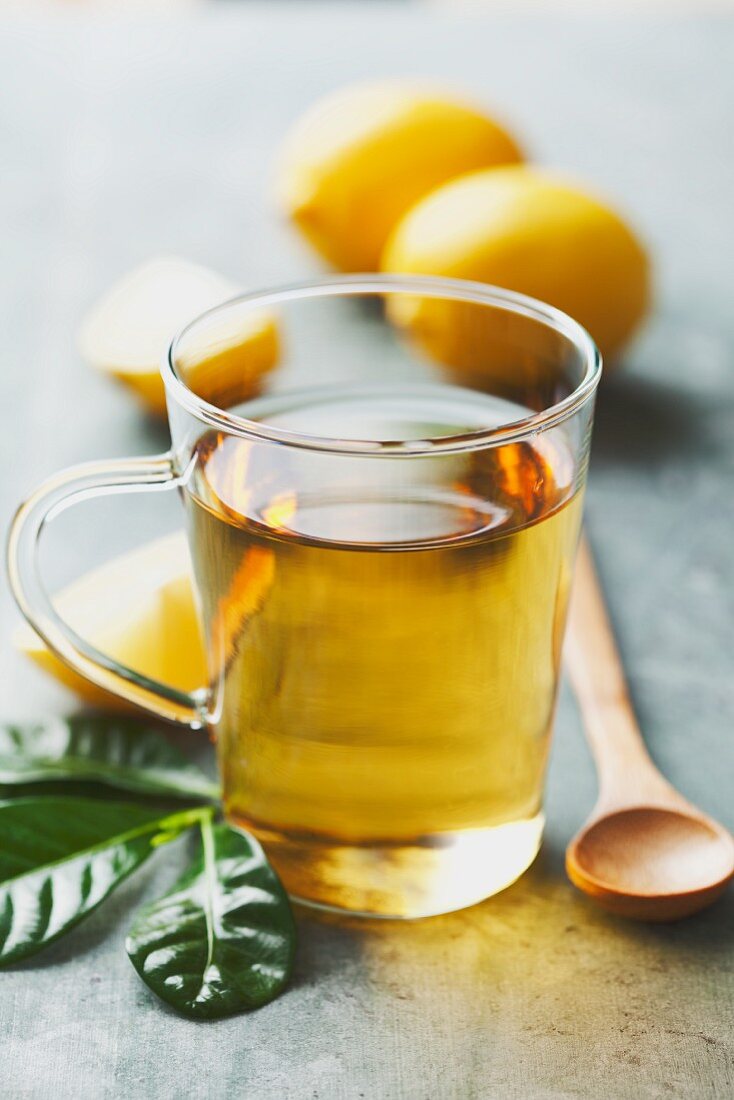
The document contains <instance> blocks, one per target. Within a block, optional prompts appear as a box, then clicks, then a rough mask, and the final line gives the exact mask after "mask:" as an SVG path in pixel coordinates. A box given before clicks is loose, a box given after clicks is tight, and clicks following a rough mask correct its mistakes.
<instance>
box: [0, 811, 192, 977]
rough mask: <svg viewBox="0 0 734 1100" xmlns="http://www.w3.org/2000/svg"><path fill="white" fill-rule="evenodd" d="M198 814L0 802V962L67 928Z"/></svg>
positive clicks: (36, 947) (33, 950)
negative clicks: (164, 813) (163, 813)
mask: <svg viewBox="0 0 734 1100" xmlns="http://www.w3.org/2000/svg"><path fill="white" fill-rule="evenodd" d="M203 813H206V814H211V811H210V810H208V809H194V810H186V811H184V812H182V813H178V814H167V815H165V816H163V817H162V816H161V812H160V810H158V811H157V813H156V811H155V810H153V809H151V808H148V807H144V806H137V805H131V804H128V803H126V802H99V801H96V800H95V799H91V798H24V799H17V800H16V801H13V802H5V803H0V965H4V964H6V963H10V962H17V961H18V960H19V959H25V958H28V957H29V956H30V955H34V954H35V953H36V952H37V951H40V950H41V948H42V947H45V946H46V944H49V943H52V942H53V941H54V940H56V939H58V938H59V936H62V935H63V934H64V933H65V932H67V931H68V930H69V929H70V928H73V927H74V925H75V924H78V923H79V921H81V920H83V919H84V917H86V916H88V915H89V914H90V913H91V912H92V911H93V910H94V909H96V908H97V906H98V905H99V904H100V902H102V901H104V899H105V898H106V897H107V896H108V894H110V893H111V892H112V890H114V889H115V887H116V886H118V885H119V884H120V883H121V882H122V881H123V879H125V878H127V876H128V875H129V874H130V873H131V871H134V870H135V868H136V867H139V866H140V864H141V863H143V861H144V860H146V859H147V858H148V856H149V855H150V854H151V852H152V851H153V849H154V848H156V847H157V846H158V845H159V844H163V843H165V842H166V841H168V840H172V839H173V837H174V836H177V835H178V834H179V833H180V832H181V831H182V830H183V829H186V828H188V827H189V826H190V825H192V824H194V823H195V822H197V821H199V820H201V816H202V814H203Z"/></svg>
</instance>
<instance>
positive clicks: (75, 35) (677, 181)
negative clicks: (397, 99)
mask: <svg viewBox="0 0 734 1100" xmlns="http://www.w3.org/2000/svg"><path fill="white" fill-rule="evenodd" d="M732 61H734V20H733V19H732V18H731V17H730V16H725V15H719V16H716V15H712V16H710V17H708V18H705V17H700V18H698V19H694V18H692V17H687V16H683V15H673V16H670V17H669V18H667V19H666V18H664V17H662V16H661V15H660V14H658V15H655V14H653V13H650V14H648V15H645V16H641V17H634V16H633V15H632V14H627V15H620V16H618V17H615V16H614V15H613V14H611V13H607V14H605V15H603V16H602V15H598V16H593V15H587V16H584V15H582V14H578V13H576V14H569V13H567V12H564V11H563V9H559V13H558V14H557V15H554V14H553V13H552V12H545V13H544V14H533V13H527V12H526V13H525V14H523V13H522V11H521V10H520V9H518V10H517V11H516V12H515V13H514V14H508V13H507V12H505V13H501V14H497V15H495V16H491V15H488V14H485V15H484V16H481V17H479V16H474V17H473V16H471V15H464V16H461V15H458V14H457V15H453V16H452V15H450V14H443V15H440V14H438V13H431V12H430V11H428V10H426V9H423V8H417V7H412V6H411V5H399V6H396V7H394V8H393V7H391V6H389V5H385V4H382V3H379V2H370V3H365V4H363V5H361V6H359V7H353V6H351V5H349V4H347V5H337V4H325V5H321V6H319V5H312V4H311V3H307V2H301V3H298V4H284V5H280V4H278V3H275V2H271V3H270V4H268V5H250V4H243V5H237V6H234V5H233V6H230V5H222V6H221V7H219V6H213V7H212V8H211V9H207V10H206V11H201V12H200V13H198V14H197V13H196V12H194V13H192V14H191V15H187V16H186V17H185V18H184V17H182V18H180V19H177V20H170V21H168V20H165V19H161V20H159V21H153V20H151V21H150V22H147V23H129V22H122V23H119V22H115V21H113V20H112V19H105V20H102V21H100V22H98V23H93V22H91V21H89V19H88V17H85V16H84V14H83V12H81V10H80V11H79V12H78V13H77V14H69V15H68V17H67V18H66V19H61V18H59V19H57V20H56V21H51V20H47V21H45V22H42V23H41V22H38V23H33V22H14V23H9V22H8V21H7V20H5V21H4V22H3V24H2V26H0V86H1V89H2V94H1V95H0V149H2V166H1V169H0V222H1V224H2V242H3V247H2V252H1V253H0V303H1V304H0V310H1V314H2V318H3V339H2V364H1V366H0V408H1V409H2V415H3V427H2V432H1V433H0V481H1V500H0V521H1V522H2V525H3V527H4V526H6V524H7V521H8V519H9V517H10V514H11V511H12V508H13V506H14V505H15V503H16V502H17V501H18V499H19V498H20V497H21V496H22V494H24V493H25V492H26V491H27V490H28V489H29V488H30V487H31V486H32V485H33V484H34V483H35V482H36V481H38V480H39V479H40V478H41V477H43V476H45V475H47V474H50V473H51V472H52V471H54V470H56V469H57V468H59V467H61V466H64V465H68V464H70V463H72V462H76V461H80V460H83V459H87V458H97V457H102V456H112V455H122V454H126V453H133V454H144V453H146V452H150V451H156V450H161V449H164V448H165V446H166V433H165V432H164V430H163V429H161V428H159V427H156V426H154V425H152V424H150V423H149V422H147V421H146V420H145V419H144V418H143V417H142V416H141V415H139V413H138V411H137V409H136V407H135V406H134V405H133V403H132V401H131V400H129V399H128V398H127V396H126V395H125V394H124V393H122V392H118V391H117V390H116V389H115V388H114V387H113V386H112V385H111V384H110V383H108V382H107V381H106V380H104V379H101V378H98V377H96V376H94V375H92V374H91V373H90V372H89V371H87V370H86V369H85V368H84V367H83V366H82V364H81V363H80V362H79V359H78V356H77V354H76V353H75V350H74V332H75V328H76V325H77V323H78V319H79V317H80V315H81V313H82V312H83V310H84V309H85V308H86V306H87V305H88V304H89V303H90V302H91V301H92V300H93V299H94V297H95V296H96V295H97V294H98V292H99V291H100V290H101V289H103V288H104V287H105V286H106V285H107V284H108V283H109V282H110V281H111V280H112V279H113V278H114V277H116V276H117V275H118V274H120V273H122V272H123V271H125V270H126V269H128V268H129V267H131V266H132V265H133V264H135V263H137V262H139V261H142V260H144V259H145V258H147V257H148V256H149V255H151V254H155V253H161V252H174V253H179V254H182V255H185V256H188V257H190V258H192V259H195V260H199V261H200V262H203V263H207V264H210V265H211V266H213V267H215V268H219V269H220V270H222V271H223V272H224V273H227V274H231V275H232V276H233V277H235V278H238V279H240V280H242V281H243V282H247V283H249V284H252V285H257V284H261V285H262V284H267V283H272V282H277V281H283V280H291V279H292V278H294V277H296V276H302V275H304V274H307V273H309V272H311V271H313V270H315V263H314V261H313V260H312V259H311V258H310V256H308V255H307V254H306V253H305V252H304V251H302V250H301V247H300V245H299V244H298V243H297V242H296V241H295V240H294V239H293V237H292V236H291V235H290V233H289V232H288V230H287V229H286V228H285V227H283V226H281V225H279V224H278V223H277V220H276V218H275V215H274V214H273V212H272V210H271V207H270V205H269V192H268V176H269V173H270V171H271V166H272V157H273V152H274V148H275V146H276V143H277V141H278V139H279V137H280V135H281V134H282V133H283V131H284V129H285V128H286V126H287V125H288V124H289V123H290V121H291V120H292V119H293V117H294V116H295V115H296V114H297V112H298V111H299V110H300V109H301V108H302V107H303V105H304V104H305V103H306V102H308V101H309V100H311V99H313V98H314V97H315V96H317V95H318V94H320V93H322V92H323V91H325V90H327V89H330V88H331V87H333V86H335V85H338V84H340V83H342V82H345V81H347V80H351V79H353V78H357V77H363V76H368V75H375V74H382V73H384V74H394V73H415V74H421V75H433V76H437V77H440V78H443V79H445V80H448V81H455V82H459V84H460V85H461V86H464V87H466V88H468V89H469V90H470V91H472V92H474V93H475V94H477V95H478V96H479V97H480V98H482V99H484V100H485V101H486V103H487V104H488V105H490V106H492V105H493V106H494V107H495V108H496V110H497V111H498V112H499V113H500V115H501V116H504V117H505V118H507V120H508V121H509V122H510V123H511V124H514V126H515V127H516V128H517V130H518V131H519V133H520V134H521V135H524V138H525V142H526V145H527V147H528V148H529V149H531V150H533V151H534V152H535V154H536V156H537V158H538V159H540V160H542V161H544V162H547V163H554V164H558V165H561V166H564V167H565V168H567V169H568V170H570V171H573V172H578V173H579V174H581V175H582V176H583V177H585V178H587V179H588V180H589V181H591V182H592V183H594V184H596V185H597V187H599V188H600V189H601V190H602V191H605V192H607V193H608V194H609V195H610V196H612V197H613V198H614V199H615V200H616V201H617V203H618V204H619V205H620V206H621V207H622V208H623V209H626V210H627V211H628V213H629V215H630V217H631V218H632V220H633V221H634V222H635V223H636V224H637V226H638V227H639V228H640V230H641V232H642V233H643V235H644V236H645V237H646V238H647V240H648V241H649V244H650V247H651V248H652V250H653V251H654V253H655V256H656V260H657V267H658V302H657V309H656V314H655V317H654V319H653V320H652V322H651V323H650V325H649V327H648V328H647V330H646V332H645V333H644V335H643V336H642V337H641V338H640V340H639V341H638V342H637V344H636V345H635V347H634V348H633V349H632V350H631V351H630V354H629V356H628V360H627V363H626V364H625V368H624V370H623V371H620V372H619V374H617V375H615V377H613V378H609V379H607V380H606V381H605V383H604V385H603V387H602V392H601V395H600V401H599V412H598V421H597V429H596V438H595V445H594V453H593V462H592V472H591V481H590V489H589V495H588V522H589V528H590V532H591V536H592V540H593V542H594V544H595V547H596V550H597V554H598V558H599V567H600V572H601V574H602V578H603V580H604V582H605V586H606V589H607V592H608V597H609V602H610V605H611V609H612V614H613V617H614V620H615V623H616V626H617V629H618V633H619V638H620V643H621V646H622V649H623V653H624V656H625V660H626V665H627V668H628V671H629V677H630V682H631V688H632V693H633V696H634V699H635V703H636V706H637V709H638V712H639V715H640V718H641V721H642V725H643V727H644V729H645V732H646V734H647V737H648V740H649V744H650V746H651V750H652V753H653V755H654V757H655V759H656V760H657V761H658V762H659V764H660V765H661V766H662V767H663V769H664V770H665V771H666V773H667V774H668V775H669V776H670V778H671V779H672V780H673V782H674V783H676V784H677V785H679V786H680V788H681V789H682V790H683V792H684V793H685V794H686V795H687V796H688V797H689V798H691V799H692V800H693V801H695V802H697V803H699V804H700V805H701V806H702V807H704V808H705V809H707V810H708V811H709V812H711V813H712V814H714V815H716V816H718V817H719V818H720V819H721V820H723V821H725V822H726V823H727V824H728V825H729V826H730V827H731V826H734V808H733V807H734V802H733V801H732V789H734V788H733V781H734V747H733V746H732V729H733V728H734V676H733V675H732V672H733V668H732V650H733V649H734V646H733V644H732V643H734V625H733V623H734V554H733V553H732V545H733V542H734V483H733V475H734V362H733V361H732V360H733V359H734V311H733V310H732V307H731V300H732V289H733V286H732V281H733V280H732V266H731V265H732V256H733V255H734V219H733V218H732V195H733V194H734V150H733V149H732V146H731V107H732V101H733V97H734V80H733V79H732V69H733V66H732ZM125 500H126V504H125V507H126V513H125V519H124V521H123V520H122V519H121V512H120V511H119V509H120V508H121V507H122V504H121V502H120V500H119V499H118V500H117V501H113V502H112V503H111V504H106V505H101V504H85V505H83V506H82V507H81V508H80V509H78V510H75V511H74V512H72V513H70V514H69V515H68V517H67V516H65V517H62V519H61V520H60V521H59V522H58V524H56V525H55V530H54V532H52V537H51V538H50V539H49V542H50V545H49V550H48V552H47V554H46V560H47V574H48V576H49V577H50V578H51V580H52V581H56V582H58V581H62V580H64V579H68V578H70V577H71V576H73V575H74V574H75V573H77V572H79V571H80V570H81V569H82V568H85V567H87V566H88V565H90V564H91V563H92V562H94V561H97V560H101V559H102V558H104V557H105V556H108V555H110V554H112V553H113V552H116V551H118V550H121V549H123V548H124V547H127V546H132V545H134V544H135V543H137V542H140V541H141V540H142V539H143V538H144V537H148V536H151V535H152V534H154V533H156V532H159V531H161V530H163V529H165V526H166V525H168V527H172V526H174V525H175V524H176V522H177V515H176V508H175V504H172V505H171V510H170V512H169V511H165V512H164V513H162V512H161V505H160V503H159V500H158V498H156V502H155V505H154V506H153V505H151V504H150V502H146V500H145V499H144V498H140V500H138V499H137V498H125ZM0 604H1V608H0V610H1V612H2V652H1V654H0V669H1V670H2V673H1V677H0V678H1V679H2V685H3V689H2V697H3V702H2V709H3V716H5V717H7V718H25V717H28V718H31V717H37V716H41V715H44V714H47V713H51V712H58V711H61V712H68V711H70V710H71V709H73V707H74V701H73V699H71V697H69V696H67V695H65V694H64V693H63V692H62V691H61V689H57V688H55V687H54V686H53V685H52V684H50V683H49V682H47V681H46V680H45V679H43V678H42V677H41V674H40V673H37V672H35V671H34V670H33V669H31V668H29V667H27V666H26V665H25V664H24V663H23V662H22V661H21V659H20V658H19V657H17V656H16V655H15V654H14V653H13V650H12V647H11V645H10V642H9V635H10V631H11V628H12V625H13V624H14V622H15V613H14V610H13V608H12V607H11V602H10V598H9V596H8V594H7V591H6V588H5V586H4V585H3V587H2V591H1V592H0ZM184 741H185V742H186V743H187V744H188V745H189V746H190V747H191V748H192V749H194V748H195V746H196V744H197V739H196V738H194V737H191V738H188V739H186V738H185V739H184ZM594 793H595V787H594V777H593V771H592V768H591V764H590V760H589V757H588V754H587V751H586V748H585V746H584V743H583V741H582V736H581V730H580V726H579V720H578V716H577V713H576V710H575V707H574V704H573V700H572V698H571V696H570V694H569V693H568V691H566V690H564V693H563V696H562V700H561V706H560V709H559V714H558V722H557V737H556V743H555V750H554V755H553V762H552V767H551V774H550V782H549V791H548V803H547V808H548V816H549V825H548V831H547V839H546V843H545V846H544V849H543V852H542V855H541V856H540V858H539V860H538V862H537V864H536V865H535V867H534V868H533V869H532V871H531V872H530V873H528V874H527V875H526V876H525V878H524V879H522V881H521V882H519V883H518V884H517V885H515V886H514V887H512V888H511V889H510V890H508V891H507V892H506V893H504V894H502V895H501V896H499V897H497V898H495V899H493V900H491V901H489V902H487V903H485V904H483V905H480V906H477V907H475V908H473V909H470V910H467V911H465V912H463V913H459V914H456V915H453V916H448V917H444V918H437V919H433V920H429V921H424V922H422V923H417V924H404V925H400V924H393V923H387V924H371V925H360V924H358V923H353V924H351V925H349V924H347V925H344V926H341V927H340V926H339V925H338V924H336V923H332V922H329V921H327V920H321V919H317V918H314V917H312V916H307V915H304V914H300V915H299V930H300V948H299V955H298V963H297V970H296V975H295V979H294V981H293V984H292V987H291V988H290V990H289V992H288V993H287V994H286V995H285V996H283V997H282V998H281V999H279V1000H278V1001H276V1002H275V1003H273V1004H272V1005H270V1006H268V1007H267V1008H265V1009H263V1010H261V1011H260V1012H258V1013H256V1014H253V1015H251V1016H249V1017H248V1016H240V1017H237V1018H234V1019H230V1020H226V1021H223V1022H219V1023H216V1024H212V1025H201V1024H195V1023H190V1022H187V1021H185V1020H181V1019H179V1018H177V1017H176V1016H174V1015H172V1014H171V1013H169V1012H167V1011H166V1010H165V1009H163V1008H162V1007H161V1006H160V1004H158V1003H157V1002H155V1001H154V1000H153V998H152V996H151V995H149V993H148V992H147V990H146V989H145V987H144V986H142V984H141V983H140V982H139V980H138V978H137V977H136V975H135V973H134V972H133V969H132V967H131V966H130V963H129V962H128V960H127V958H126V956H125V953H124V950H123V937H124V933H125V929H126V927H127V924H128V923H129V920H130V915H131V912H132V908H133V907H134V905H135V904H136V903H138V902H139V901H140V899H142V898H144V897H148V896H154V894H155V893H156V892H160V891H161V890H162V889H163V888H165V886H166V885H167V884H168V883H170V882H171V881H172V879H173V878H174V876H175V874H176V873H177V867H176V863H177V858H179V857H180V856H181V854H182V853H181V851H180V849H179V853H178V855H177V854H176V853H171V854H170V856H169V858H163V857H161V856H158V857H156V858H155V859H154V860H153V861H152V862H151V864H150V865H149V867H148V868H147V869H144V870H143V871H142V872H141V873H139V874H138V875H136V876H135V877H134V879H133V880H131V881H130V882H129V883H128V884H127V885H125V886H124V887H123V888H122V889H120V890H119V891H118V893H117V894H116V895H115V896H114V897H113V899H112V900H111V901H110V902H109V903H108V904H107V905H106V906H104V907H103V909H102V910H100V911H99V912H98V913H97V914H95V915H94V916H93V917H92V918H91V919H90V920H89V921H88V922H87V923H86V924H84V925H83V926H82V927H80V928H79V929H77V930H76V931H75V932H74V933H73V934H72V935H70V936H69V937H68V938H67V939H65V940H63V941H62V942H60V943H59V944H57V945H56V946H54V947H53V948H51V949H49V950H48V951H47V952H45V953H44V954H43V955H42V956H39V957H38V959H37V960H35V961H31V962H29V963H28V964H26V965H22V966H18V967H16V968H14V969H12V970H10V971H6V972H3V973H2V974H0V1041H1V1042H2V1046H1V1048H0V1050H1V1054H0V1092H1V1093H2V1095H3V1096H5V1097H8V1098H16V1097H33V1098H36V1097H38V1098H43V1100H46V1098H47V1097H51V1096H53V1097H57V1098H61V1100H66V1098H77V1097H84V1098H85V1100H86V1098H91V1100H97V1098H118V1097H120V1098H126V1097H135V1098H136V1100H137V1098H147V1097H151V1098H155V1100H169V1098H170V1100H173V1098H174V1097H175V1098H178V1097H182V1096H183V1097H187V1098H192V1100H198V1098H208V1097H217V1098H220V1097H223V1098H224V1097H226V1098H229V1097H248V1098H253V1100H261V1098H262V1100H266V1098H268V1100H270V1098H273V1100H332V1098H335V1100H337V1098H338V1100H358V1098H360V1097H364V1098H366V1100H383V1098H384V1100H472V1098H479V1097H481V1098H484V1097H488V1098H498V1100H505V1098H522V1100H532V1098H551V1097H553V1098H557V1097H558V1098H560V1097H564V1098H565V1097H582V1098H587V1097H588V1098H594V1100H595V1098H599V1100H627V1098H630V1100H647V1098H652V1097H661V1098H666V1100H667V1098H670V1097H680V1098H685V1100H691V1098H703V1097H712V1098H725V1097H728V1096H731V1095H732V1093H733V1092H734V1047H733V1045H732V1030H731V1024H732V1001H733V1000H734V978H733V976H732V968H733V953H732V944H733V941H734V897H732V895H731V894H730V895H729V896H728V897H727V898H726V899H725V900H723V901H722V902H721V903H720V904H719V905H718V906H717V907H716V908H714V909H712V910H711V911H710V912H708V913H705V914H703V915H701V916H699V917H696V918H693V919H691V920H689V921H688V922H685V923H681V924H679V925H673V926H670V927H644V926H639V925H635V924H626V923H623V922H621V921H618V920H615V919H614V918H612V917H608V916H605V915H603V914H602V913H601V912H598V911H597V910H596V909H594V908H593V907H592V906H591V905H590V904H589V903H587V901H586V900H585V899H584V898H583V897H581V896H579V895H578V894H576V893H575V891H574V890H573V889H572V888H571V886H570V885H569V884H568V882H567V881H566V879H565V877H564V874H563V851H564V847H565V845H566V843H567V841H568V839H569V837H570V836H571V835H572V833H573V832H574V831H575V829H576V827H577V826H578V824H579V823H580V821H581V820H582V819H583V818H584V817H585V815H586V813H587V812H588V810H589V808H590V806H591V804H592V801H593V798H594Z"/></svg>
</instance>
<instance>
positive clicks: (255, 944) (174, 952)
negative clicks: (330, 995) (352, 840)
mask: <svg viewBox="0 0 734 1100" xmlns="http://www.w3.org/2000/svg"><path fill="white" fill-rule="evenodd" d="M200 827H201V849H200V851H199V853H198V855H197V858H196V860H195V861H194V863H193V864H192V865H191V867H189V869H188V870H187V871H186V872H185V874H184V875H183V876H182V877H181V878H180V879H179V880H178V882H177V883H176V885H175V886H174V887H173V889H172V890H171V891H169V893H167V894H166V895H165V896H164V897H162V898H160V899H159V900H158V901H156V902H154V903H153V904H152V905H150V906H148V908H147V909H145V910H143V911H142V912H141V914H140V915H139V917H138V919H137V920H136V922H135V924H134V926H133V928H132V929H131V931H130V934H129V936H128V938H127V943H126V946H127V953H128V955H129V956H130V961H131V962H132V964H133V966H134V967H135V969H136V970H137V972H138V974H139V975H140V977H141V978H142V979H143V981H144V982H145V983H146V985H148V986H149V987H150V988H151V989H152V990H153V992H154V993H156V994H157V995H158V996H159V997H160V998H161V999H162V1000H164V1001H166V1002H167V1003H168V1004H169V1005H171V1006H172V1007H173V1008H175V1009H177V1010H178V1011H179V1012H181V1013H183V1014H184V1015H186V1016H192V1017H194V1018H196V1019H216V1018H218V1017H221V1016H230V1015H232V1014H233V1013H235V1012H242V1011H243V1010H245V1009H250V1008H257V1007H259V1006H260V1005H263V1004H265V1003H266V1002H267V1001H271V1000H272V999H273V997H276V996H277V995H278V994H279V993H280V992H281V990H282V989H283V987H284V986H285V984H286V982H287V981H288V978H289V977H290V972H291V967H292V964H293V954H294V950H295V927H294V924H293V916H292V914H291V909H290V905H289V903H288V897H287V895H286V893H285V891H284V889H283V887H282V886H281V884H280V881H279V879H278V877H277V876H276V874H275V872H274V871H273V870H272V868H271V867H270V865H269V863H268V862H267V860H266V858H265V855H264V853H263V850H262V848H261V847H260V845H259V844H258V842H257V841H256V840H255V839H254V838H253V837H251V836H248V835H247V834H246V833H243V832H240V830H238V829H233V828H230V827H229V826H228V825H212V822H211V819H210V820H208V821H202V822H201V826H200Z"/></svg>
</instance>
